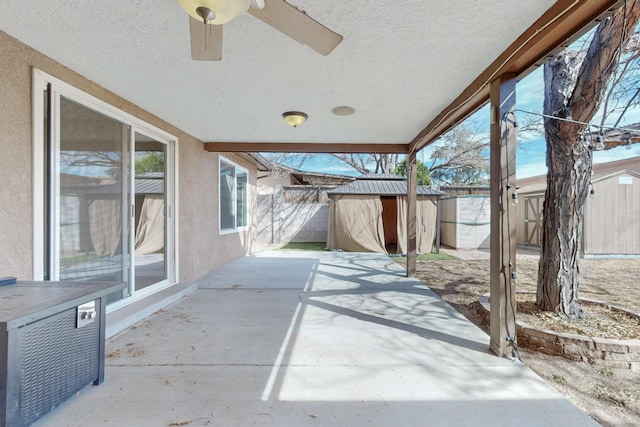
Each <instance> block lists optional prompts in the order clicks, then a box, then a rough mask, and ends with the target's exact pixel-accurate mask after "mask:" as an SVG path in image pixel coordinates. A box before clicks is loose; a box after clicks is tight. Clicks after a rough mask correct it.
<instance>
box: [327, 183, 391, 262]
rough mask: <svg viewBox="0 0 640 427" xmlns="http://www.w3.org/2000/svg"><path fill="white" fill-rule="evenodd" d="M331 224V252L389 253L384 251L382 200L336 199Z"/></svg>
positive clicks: (365, 198)
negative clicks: (332, 250)
mask: <svg viewBox="0 0 640 427" xmlns="http://www.w3.org/2000/svg"><path fill="white" fill-rule="evenodd" d="M330 222H332V224H330V225H329V245H330V248H331V249H342V250H345V251H349V252H379V253H387V250H386V249H385V247H384V229H383V225H382V201H381V200H380V197H378V196H358V195H343V196H339V197H336V198H335V200H334V206H333V215H331V214H330ZM332 231H333V235H332Z"/></svg>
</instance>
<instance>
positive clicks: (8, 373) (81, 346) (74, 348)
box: [0, 282, 126, 427]
mask: <svg viewBox="0 0 640 427" xmlns="http://www.w3.org/2000/svg"><path fill="white" fill-rule="evenodd" d="M125 286H126V285H125V284H124V283H83V282H18V283H17V284H12V285H5V286H0V426H7V427H12V426H24V425H30V424H31V423H33V422H34V421H36V420H37V419H38V418H40V417H42V416H43V415H45V414H46V413H47V412H49V411H50V410H52V409H53V408H55V407H56V406H58V405H59V404H60V403H62V402H63V401H64V400H65V399H67V398H69V397H70V396H72V395H73V394H74V393H76V392H77V391H79V390H80V389H81V388H83V387H84V386H86V385H88V384H89V383H91V382H93V384H95V385H97V384H100V383H101V382H102V381H103V379H104V345H105V335H104V334H105V307H106V296H107V295H109V294H111V293H113V292H117V291H119V290H122V289H123V288H124V287H125Z"/></svg>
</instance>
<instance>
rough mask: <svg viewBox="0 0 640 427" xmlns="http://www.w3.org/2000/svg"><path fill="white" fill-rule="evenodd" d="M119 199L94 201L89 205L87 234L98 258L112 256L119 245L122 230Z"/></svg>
mask: <svg viewBox="0 0 640 427" xmlns="http://www.w3.org/2000/svg"><path fill="white" fill-rule="evenodd" d="M120 206H121V205H120V199H96V200H92V201H91V202H90V203H89V234H90V235H91V244H92V245H93V249H94V251H95V252H96V254H97V255H99V256H113V255H115V254H116V251H117V250H118V246H119V245H120V237H121V234H122V230H121V228H120V218H121V217H122V210H121V207H120Z"/></svg>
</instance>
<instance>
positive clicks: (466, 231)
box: [440, 194, 491, 249]
mask: <svg viewBox="0 0 640 427" xmlns="http://www.w3.org/2000/svg"><path fill="white" fill-rule="evenodd" d="M440 206H441V207H440V211H441V222H440V228H441V233H442V243H443V244H445V245H447V246H450V247H452V248H454V249H487V248H489V242H490V237H489V233H490V232H491V203H490V198H489V196H487V195H483V194H473V195H467V196H455V197H450V198H447V199H442V200H441V201H440Z"/></svg>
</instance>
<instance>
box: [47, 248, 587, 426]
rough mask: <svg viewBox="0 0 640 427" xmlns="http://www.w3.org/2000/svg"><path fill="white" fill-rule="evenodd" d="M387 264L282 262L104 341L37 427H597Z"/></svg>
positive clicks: (325, 258)
mask: <svg viewBox="0 0 640 427" xmlns="http://www.w3.org/2000/svg"><path fill="white" fill-rule="evenodd" d="M488 343H489V337H488V336H487V335H486V334H485V333H484V332H482V331H481V330H480V329H478V328H477V327H476V326H475V325H473V324H472V323H470V322H469V321H468V320H467V319H466V318H464V317H463V316H462V315H460V314H459V313H458V312H456V311H455V310H454V309H452V308H451V307H450V306H449V305H447V304H446V303H444V302H443V301H442V300H441V299H440V298H438V297H437V296H436V295H435V294H434V293H432V292H431V291H430V290H429V289H427V288H426V287H425V286H423V285H422V284H421V283H420V282H419V281H417V280H414V279H408V278H406V277H404V270H403V269H402V268H401V267H400V266H399V265H398V264H396V263H395V262H394V261H393V260H391V259H389V258H388V257H386V256H384V255H378V254H359V253H342V252H338V253H329V252H298V251H273V252H262V253H259V254H256V255H254V256H251V257H246V258H243V259H240V260H238V261H236V262H234V263H231V264H229V265H227V266H225V267H224V268H222V269H220V270H218V271H216V272H214V273H213V274H211V275H210V276H209V277H207V278H206V280H203V281H201V282H200V289H199V290H198V291H197V292H196V293H194V294H192V295H190V296H188V297H186V298H183V299H182V300H180V301H178V302H177V303H175V304H173V305H171V306H169V307H168V308H167V309H165V310H161V311H160V312H158V313H156V314H155V315H153V316H151V317H150V318H148V319H146V320H144V321H142V322H140V323H139V324H137V325H136V326H134V327H132V328H130V329H129V330H127V331H125V332H123V333H121V334H119V335H117V336H115V337H113V338H111V339H109V340H108V342H107V360H106V362H107V367H106V380H105V383H104V384H102V385H100V386H97V387H96V386H87V387H86V388H84V389H83V390H82V391H81V392H80V393H78V395H77V396H74V397H73V398H72V399H70V400H69V401H67V402H66V403H65V404H63V405H62V406H61V407H59V408H57V409H56V410H54V411H53V412H52V413H51V414H49V415H47V416H46V417H45V418H43V419H41V420H40V421H39V422H38V423H37V424H36V425H37V426H47V427H50V426H52V427H55V426H81V425H93V426H102V425H105V426H141V427H142V426H171V425H188V426H204V425H210V426H248V425H267V426H364V425H371V426H482V425H490V426H513V425H524V426H553V425H558V426H560V425H562V426H567V425H572V426H588V425H597V424H596V423H595V422H594V421H593V420H591V418H589V417H588V416H587V415H585V414H584V413H582V412H581V411H579V410H578V409H577V408H576V407H574V406H573V405H572V404H571V403H570V402H568V401H567V400H566V399H565V398H564V397H563V396H562V395H561V394H559V393H557V392H556V391H554V390H553V388H552V387H551V386H550V385H548V384H547V383H545V382H544V381H543V380H542V379H540V378H539V377H538V376H537V375H535V374H534V373H533V372H532V371H531V370H530V369H528V368H527V367H526V366H523V365H522V364H520V363H519V362H515V361H511V360H507V359H504V358H499V357H496V356H494V355H493V354H492V353H491V352H490V351H489V350H488Z"/></svg>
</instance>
